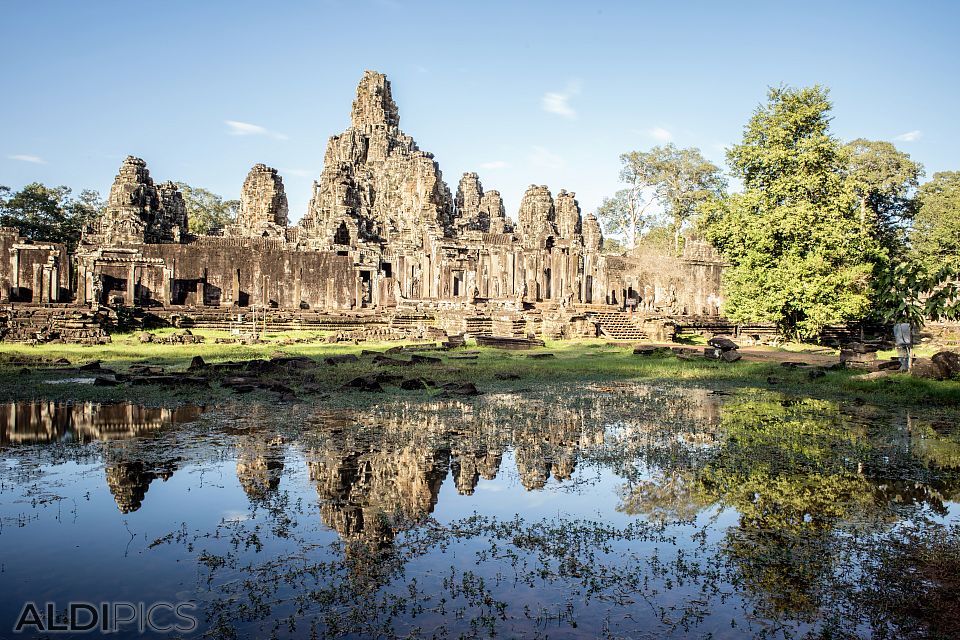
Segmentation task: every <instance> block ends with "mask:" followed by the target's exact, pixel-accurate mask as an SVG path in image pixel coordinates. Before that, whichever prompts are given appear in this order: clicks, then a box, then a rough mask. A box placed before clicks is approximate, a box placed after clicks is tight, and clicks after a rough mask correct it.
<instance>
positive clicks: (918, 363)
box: [910, 358, 946, 380]
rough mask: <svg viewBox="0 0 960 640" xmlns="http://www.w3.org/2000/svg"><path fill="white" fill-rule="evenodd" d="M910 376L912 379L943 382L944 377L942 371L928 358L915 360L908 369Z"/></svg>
mask: <svg viewBox="0 0 960 640" xmlns="http://www.w3.org/2000/svg"><path fill="white" fill-rule="evenodd" d="M910 375H911V376H913V377H914V378H925V379H927V380H943V379H944V378H946V376H945V375H944V374H943V370H942V369H940V367H939V366H938V365H937V364H936V363H935V362H934V361H933V360H931V359H930V358H917V359H915V360H914V361H913V365H912V366H911V367H910Z"/></svg>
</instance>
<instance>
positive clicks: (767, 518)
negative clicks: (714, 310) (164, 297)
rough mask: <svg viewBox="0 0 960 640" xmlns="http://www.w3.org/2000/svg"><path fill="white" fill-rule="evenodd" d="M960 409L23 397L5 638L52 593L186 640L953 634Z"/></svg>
mask: <svg viewBox="0 0 960 640" xmlns="http://www.w3.org/2000/svg"><path fill="white" fill-rule="evenodd" d="M359 400H362V401H364V402H366V401H367V398H366V397H364V398H360V399H359ZM956 418H957V415H956V414H955V413H948V412H944V411H937V410H934V409H922V410H910V411H907V410H895V409H880V408H876V407H871V406H868V405H863V404H862V403H851V404H840V403H836V402H830V401H822V400H812V399H798V398H790V397H786V396H782V395H778V394H775V393H768V392H762V391H757V392H754V393H748V394H747V393H745V394H735V395H725V394H723V395H721V394H716V393H713V392H711V391H709V390H706V389H691V388H677V387H672V386H657V385H653V386H651V385H643V384H635V383H625V384H620V383H614V384H608V385H603V384H601V385H590V386H562V387H561V386H553V387H546V388H541V389H538V390H536V391H520V392H516V393H495V394H488V395H485V396H481V397H479V398H476V399H471V400H470V401H466V402H464V401H459V400H449V399H445V400H442V401H441V400H429V399H423V398H414V397H410V398H405V397H401V396H395V395H394V396H382V397H381V396H377V397H376V398H374V399H372V400H369V403H368V404H367V405H366V406H359V407H352V408H334V407H329V406H320V405H310V404H249V403H247V404H239V403H238V404H234V405H228V406H220V407H206V408H200V407H181V408H178V409H172V410H171V409H156V408H144V407H138V406H134V405H125V404H120V405H97V404H82V403H77V404H72V405H62V404H61V405H58V404H53V403H48V402H31V403H17V404H8V405H0V593H2V594H3V595H4V597H3V598H0V637H7V636H8V635H9V632H10V630H11V629H12V627H13V624H14V622H15V620H16V619H17V618H18V616H19V615H20V613H21V611H22V609H23V606H24V603H25V602H27V601H33V602H37V603H47V602H52V603H55V605H56V607H58V609H63V608H64V607H66V606H67V604H68V603H70V602H76V601H83V602H90V603H102V602H115V601H124V602H134V603H139V602H144V603H148V604H149V603H154V602H169V603H189V604H190V605H191V607H195V609H193V611H194V615H195V616H196V618H197V620H198V629H197V630H196V631H195V632H193V633H187V634H183V635H186V636H187V637H201V636H203V635H208V636H213V637H242V638H243V637H257V638H266V637H271V636H275V637H297V638H299V637H302V638H310V637H336V636H345V637H364V638H366V637H394V636H403V637H521V636H522V637H543V638H547V637H549V638H581V637H583V638H593V637H617V638H624V637H629V638H654V637H658V638H664V637H665V638H688V637H694V638H743V637H749V638H789V637H814V636H815V637H823V636H827V635H833V636H842V637H864V638H867V637H903V636H907V635H915V636H928V637H951V635H952V634H953V633H955V632H956V631H958V629H960V627H958V622H957V614H956V612H955V611H954V612H953V614H950V606H953V608H954V609H955V608H956V604H955V603H954V604H953V605H951V604H950V602H951V600H950V599H951V593H952V594H956V589H957V583H956V580H955V579H954V581H953V582H952V583H951V582H950V581H949V580H947V579H945V578H944V577H943V576H944V575H945V574H944V563H948V564H947V567H948V568H949V567H954V568H955V567H958V566H960V562H958V561H957V558H958V557H960V545H958V540H960V534H958V531H957V523H958V520H960V517H958V516H960V505H958V500H960V433H958V430H957V428H956V426H955V425H956ZM949 562H954V563H955V564H954V565H949ZM947 574H949V571H947ZM948 577H949V576H948ZM951 589H952V590H953V591H951ZM918 603H919V604H918ZM135 631H136V630H135V629H126V630H125V631H124V633H122V634H120V637H122V636H123V635H135ZM147 635H153V636H161V635H163V634H160V633H159V632H149V631H148V632H147ZM61 637H63V636H61ZM86 637H89V636H86ZM114 637H118V636H114ZM168 637H169V634H168Z"/></svg>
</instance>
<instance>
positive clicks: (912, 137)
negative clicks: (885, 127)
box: [894, 129, 923, 142]
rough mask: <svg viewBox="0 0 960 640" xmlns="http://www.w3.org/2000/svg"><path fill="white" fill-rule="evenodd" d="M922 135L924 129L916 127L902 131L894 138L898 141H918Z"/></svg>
mask: <svg viewBox="0 0 960 640" xmlns="http://www.w3.org/2000/svg"><path fill="white" fill-rule="evenodd" d="M921 137H923V131H920V130H919V129H914V130H913V131H907V132H906V133H901V134H900V135H898V136H897V137H895V138H894V140H896V141H897V142H916V141H917V140H919V139H920V138H921Z"/></svg>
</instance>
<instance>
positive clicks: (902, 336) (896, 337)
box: [893, 322, 913, 371]
mask: <svg viewBox="0 0 960 640" xmlns="http://www.w3.org/2000/svg"><path fill="white" fill-rule="evenodd" d="M893 342H894V343H895V344H896V345H897V357H898V358H899V359H900V371H909V370H910V364H911V363H910V357H911V355H912V354H911V347H912V346H913V327H912V326H910V323H909V322H898V323H897V324H895V325H893Z"/></svg>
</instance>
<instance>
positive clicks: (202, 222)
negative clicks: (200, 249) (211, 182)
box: [177, 182, 240, 236]
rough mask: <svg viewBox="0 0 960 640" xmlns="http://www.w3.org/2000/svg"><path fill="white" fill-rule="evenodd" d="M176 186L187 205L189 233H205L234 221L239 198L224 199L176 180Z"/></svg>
mask: <svg viewBox="0 0 960 640" xmlns="http://www.w3.org/2000/svg"><path fill="white" fill-rule="evenodd" d="M177 187H178V188H179V189H180V192H181V193H182V194H183V201H184V204H186V206H187V220H188V221H189V224H190V233H193V234H196V235H199V236H202V235H206V234H208V233H210V232H211V231H213V230H214V229H219V228H222V227H223V226H224V225H228V224H232V223H233V222H234V221H236V219H237V211H238V210H239V208H240V201H239V200H224V199H223V197H222V196H219V195H217V194H215V193H213V192H212V191H209V190H207V189H204V188H202V187H191V186H190V185H188V184H186V183H184V182H178V183H177Z"/></svg>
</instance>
